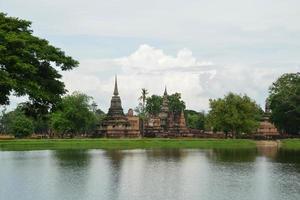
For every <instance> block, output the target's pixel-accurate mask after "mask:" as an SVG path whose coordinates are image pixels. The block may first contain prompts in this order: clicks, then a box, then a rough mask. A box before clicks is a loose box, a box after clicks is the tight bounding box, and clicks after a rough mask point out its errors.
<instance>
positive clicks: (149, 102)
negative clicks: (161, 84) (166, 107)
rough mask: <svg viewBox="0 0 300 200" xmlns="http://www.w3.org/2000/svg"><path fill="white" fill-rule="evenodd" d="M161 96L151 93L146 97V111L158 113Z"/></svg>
mask: <svg viewBox="0 0 300 200" xmlns="http://www.w3.org/2000/svg"><path fill="white" fill-rule="evenodd" d="M162 100H163V99H162V97H161V96H158V95H152V96H151V97H147V99H146V112H147V113H148V114H150V115H154V116H156V115H158V114H159V113H160V110H161V105H162Z"/></svg>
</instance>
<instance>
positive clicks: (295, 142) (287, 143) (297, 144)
mask: <svg viewBox="0 0 300 200" xmlns="http://www.w3.org/2000/svg"><path fill="white" fill-rule="evenodd" d="M281 148H282V149H287V150H300V139H286V140H282V141H281Z"/></svg>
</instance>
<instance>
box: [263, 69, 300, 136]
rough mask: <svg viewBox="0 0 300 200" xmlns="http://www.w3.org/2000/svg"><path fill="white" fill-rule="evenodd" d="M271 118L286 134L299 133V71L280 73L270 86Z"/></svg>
mask: <svg viewBox="0 0 300 200" xmlns="http://www.w3.org/2000/svg"><path fill="white" fill-rule="evenodd" d="M268 103H269V104H270V109H271V111H272V112H271V120H272V121H273V122H274V123H275V125H276V126H277V127H278V128H279V129H280V130H282V131H284V132H286V133H288V134H300V73H299V72H298V73H294V74H293V73H291V74H284V75H282V76H281V77H280V78H279V79H278V80H277V81H276V82H274V83H273V84H272V86H271V87H270V96H269V98H268Z"/></svg>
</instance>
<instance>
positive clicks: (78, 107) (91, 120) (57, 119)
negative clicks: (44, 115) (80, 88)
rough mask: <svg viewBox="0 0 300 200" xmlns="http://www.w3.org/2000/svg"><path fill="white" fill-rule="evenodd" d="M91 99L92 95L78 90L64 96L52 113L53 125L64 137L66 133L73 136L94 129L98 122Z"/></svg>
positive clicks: (51, 120) (51, 121)
mask: <svg viewBox="0 0 300 200" xmlns="http://www.w3.org/2000/svg"><path fill="white" fill-rule="evenodd" d="M90 100H91V97H89V96H87V95H85V94H82V93H78V92H74V93H73V94H72V95H67V96H65V97H63V99H62V101H61V103H60V104H59V105H58V108H57V110H56V111H55V112H53V113H52V114H51V117H50V123H51V127H52V128H53V129H54V130H55V131H57V132H58V133H59V134H61V136H62V137H63V136H64V134H66V133H68V134H71V135H72V136H73V135H74V134H78V133H86V132H88V131H91V130H93V129H94V128H95V126H96V123H97V116H96V114H95V112H93V111H92V105H91V104H90ZM95 111H97V110H95ZM97 112H99V113H101V112H100V111H97Z"/></svg>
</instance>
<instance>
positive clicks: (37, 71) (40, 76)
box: [0, 13, 78, 112]
mask: <svg viewBox="0 0 300 200" xmlns="http://www.w3.org/2000/svg"><path fill="white" fill-rule="evenodd" d="M30 26H31V22H29V21H26V20H21V19H18V18H14V17H7V16H6V15H5V14H4V13H0V88H1V90H0V105H5V104H8V103H9V96H10V95H16V96H24V95H27V96H28V98H29V101H30V102H28V105H30V106H31V107H32V108H33V109H31V111H38V112H47V111H48V109H49V108H51V107H52V106H54V105H55V104H56V103H57V102H58V101H59V100H60V97H61V95H63V94H64V93H65V92H66V90H65V85H64V83H63V82H61V81H60V80H59V79H60V78H61V77H62V76H61V74H59V70H70V69H72V68H74V67H76V66H77V65H78V62H77V61H76V60H73V59H72V58H71V57H69V56H66V55H65V53H64V52H63V51H61V50H60V49H59V48H56V47H54V46H51V45H50V44H49V43H48V41H46V40H44V39H40V38H38V37H36V36H34V35H32V32H33V31H32V30H31V29H30ZM53 65H55V66H56V67H53Z"/></svg>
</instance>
